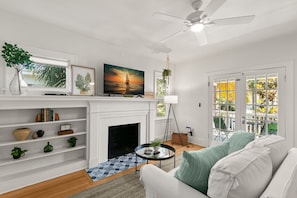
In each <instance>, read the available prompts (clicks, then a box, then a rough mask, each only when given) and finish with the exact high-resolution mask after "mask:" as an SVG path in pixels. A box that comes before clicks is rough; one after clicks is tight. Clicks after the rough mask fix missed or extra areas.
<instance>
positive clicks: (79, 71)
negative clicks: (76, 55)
mask: <svg viewBox="0 0 297 198" xmlns="http://www.w3.org/2000/svg"><path fill="white" fill-rule="evenodd" d="M71 70H72V95H81V96H94V95H95V82H96V81H95V68H92V67H84V66H78V65H71Z"/></svg>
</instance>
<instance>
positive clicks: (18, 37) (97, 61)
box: [0, 12, 166, 94]
mask: <svg viewBox="0 0 297 198" xmlns="http://www.w3.org/2000/svg"><path fill="white" fill-rule="evenodd" d="M0 24H1V33H0V45H1V46H2V45H3V44H4V42H5V41H6V42H11V43H14V44H18V45H19V46H21V47H23V48H24V49H25V50H26V48H25V47H26V46H28V47H30V48H39V49H43V50H48V51H54V52H61V53H66V54H70V55H73V56H75V57H76V62H75V63H72V64H77V65H81V66H88V67H95V68H96V78H97V79H96V80H97V85H98V86H97V93H99V94H102V92H103V63H109V64H114V65H119V66H124V67H129V68H134V69H139V70H143V71H145V91H148V92H151V91H153V85H154V83H153V80H154V71H162V69H163V68H164V64H165V60H166V54H153V56H154V57H155V58H152V56H151V55H152V54H149V55H150V56H147V55H146V54H131V53H130V52H129V51H127V50H125V49H119V48H118V47H116V46H113V45H112V44H110V43H106V42H104V41H99V40H95V39H92V38H89V37H86V36H84V35H80V34H78V33H75V32H71V31H68V30H66V29H63V28H60V27H56V26H53V25H51V24H46V23H43V22H40V21H36V20H32V19H29V18H24V17H19V16H16V15H11V14H9V13H5V12H1V13H0ZM57 58H58V57H57ZM4 71H5V62H4V61H3V59H2V58H0V88H3V87H5V79H4V78H3V76H4Z"/></svg>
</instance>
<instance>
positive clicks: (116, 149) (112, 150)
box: [108, 123, 139, 159]
mask: <svg viewBox="0 0 297 198" xmlns="http://www.w3.org/2000/svg"><path fill="white" fill-rule="evenodd" d="M138 140H139V123H135V124H127V125H118V126H110V127H109V128H108V159H111V158H114V157H117V156H121V155H125V154H127V153H132V152H134V149H135V147H136V146H137V145H138V144H139V143H138Z"/></svg>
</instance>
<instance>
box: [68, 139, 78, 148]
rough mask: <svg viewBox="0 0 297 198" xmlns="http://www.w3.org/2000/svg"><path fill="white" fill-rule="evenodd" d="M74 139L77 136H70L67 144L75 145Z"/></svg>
mask: <svg viewBox="0 0 297 198" xmlns="http://www.w3.org/2000/svg"><path fill="white" fill-rule="evenodd" d="M76 140H77V138H76V137H71V138H69V139H68V140H67V142H68V144H69V147H75V146H76Z"/></svg>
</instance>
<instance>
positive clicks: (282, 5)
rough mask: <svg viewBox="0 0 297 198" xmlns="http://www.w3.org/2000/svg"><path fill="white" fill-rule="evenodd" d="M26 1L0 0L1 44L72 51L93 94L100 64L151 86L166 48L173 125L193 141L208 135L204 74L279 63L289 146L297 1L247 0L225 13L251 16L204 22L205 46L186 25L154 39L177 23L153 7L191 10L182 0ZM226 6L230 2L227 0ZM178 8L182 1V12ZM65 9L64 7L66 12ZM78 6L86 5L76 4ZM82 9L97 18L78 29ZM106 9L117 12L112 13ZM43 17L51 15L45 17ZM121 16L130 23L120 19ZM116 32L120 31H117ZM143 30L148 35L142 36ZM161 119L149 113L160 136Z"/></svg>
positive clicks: (99, 89)
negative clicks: (219, 23) (141, 75)
mask: <svg viewBox="0 0 297 198" xmlns="http://www.w3.org/2000/svg"><path fill="white" fill-rule="evenodd" d="M227 2H229V4H227V5H226V8H225V9H226V10H230V9H231V8H232V5H234V6H237V5H238V4H239V5H246V3H245V2H243V1H241V3H235V1H231V0H229V1H227ZM227 2H226V3H227ZM30 3H31V4H29V3H20V2H14V1H9V2H2V3H1V6H0V7H1V8H0V9H1V13H0V16H1V17H0V21H1V23H0V24H1V27H2V28H1V35H0V41H1V46H2V45H3V44H4V42H10V43H14V44H18V45H19V46H20V47H22V48H23V49H26V50H29V51H30V50H31V49H32V50H33V51H34V50H35V51H36V50H39V49H40V51H43V52H45V54H44V56H46V55H48V54H50V55H52V54H64V55H65V54H67V55H70V56H71V57H73V62H72V63H71V64H74V65H81V66H88V67H94V68H95V71H96V73H95V74H96V85H97V86H96V93H98V95H103V85H102V84H103V83H102V82H103V65H104V63H108V64H114V65H119V66H125V67H129V68H133V69H138V70H143V71H144V72H145V91H146V92H154V75H155V71H160V72H161V71H162V70H163V68H164V67H165V64H166V57H167V54H169V57H170V63H171V65H170V67H171V69H172V82H171V83H172V84H171V85H172V88H173V89H172V90H171V93H172V94H176V95H178V97H179V103H178V104H177V105H175V111H176V115H177V120H178V124H179V126H180V128H181V129H182V130H184V128H185V127H186V126H190V127H191V128H192V129H193V136H189V142H191V143H194V144H197V145H201V146H209V145H210V142H211V140H212V139H211V138H209V136H210V123H209V122H210V121H209V120H211V111H210V110H209V109H210V107H209V105H210V102H209V101H211V98H210V96H209V86H208V83H209V79H211V78H212V77H213V76H216V75H226V74H231V73H237V72H250V71H253V70H262V69H266V68H278V67H285V76H286V86H285V87H286V90H287V92H286V95H285V96H282V97H283V99H284V102H283V103H284V104H285V106H284V107H285V108H284V109H285V110H283V112H282V113H284V114H283V116H284V118H285V120H286V122H284V123H285V124H284V126H283V127H284V129H285V130H284V131H282V132H281V133H282V134H281V135H282V136H284V137H286V139H288V140H289V144H290V146H291V147H292V146H295V147H296V143H297V136H296V134H295V127H296V126H295V124H294V123H295V115H296V113H297V107H296V106H295V98H296V83H297V82H295V80H294V76H295V75H296V74H297V73H296V72H297V71H296V69H295V62H296V59H297V53H296V52H297V36H296V35H297V34H296V33H297V29H296V26H295V24H296V21H297V16H296V13H295V10H296V6H297V5H296V2H295V1H282V2H276V1H273V3H271V1H263V2H261V3H259V2H257V1H253V2H250V3H249V4H251V5H249V6H250V7H248V8H249V9H250V10H248V8H246V10H245V9H243V8H241V9H239V11H234V13H232V14H230V15H232V16H233V15H235V16H240V15H249V14H255V15H256V17H255V19H254V21H253V22H252V23H250V24H244V25H240V26H231V27H229V29H228V27H224V28H221V27H215V26H214V29H213V30H211V29H210V30H209V32H208V33H209V44H208V45H205V46H198V45H197V40H196V39H197V38H196V37H195V36H193V35H191V32H186V33H185V34H183V35H180V36H178V37H176V38H173V39H171V40H169V41H167V42H166V43H165V45H163V44H162V45H161V44H160V43H159V40H161V39H162V38H164V37H166V36H168V35H170V34H172V33H174V32H176V31H178V30H180V29H183V28H184V26H183V24H171V23H168V22H164V21H160V20H159V19H155V18H153V17H152V15H153V14H154V12H157V11H159V12H165V13H170V14H172V15H177V16H181V17H184V16H186V15H187V14H188V13H190V12H191V11H192V10H193V8H192V7H191V6H190V3H189V2H188V4H186V3H181V2H178V1H176V2H174V3H171V1H164V2H162V3H157V2H156V1H154V2H151V3H148V4H149V5H147V8H146V9H145V8H143V7H146V6H145V4H146V3H144V2H137V3H136V2H135V1H132V0H131V1H127V2H125V3H126V5H125V3H122V4H120V6H119V7H117V6H116V5H117V4H118V3H119V2H117V1H110V2H109V3H106V5H105V3H102V5H101V4H100V3H98V4H95V5H96V6H90V5H89V6H90V7H91V8H90V7H81V8H80V6H81V5H80V4H79V5H76V4H74V5H73V6H74V8H72V7H70V6H69V4H70V3H69V2H63V3H61V2H60V3H59V4H58V5H57V4H56V5H55V4H54V3H53V4H51V3H49V2H47V3H48V5H47V4H42V3H39V2H35V1H32V2H30ZM93 3H94V2H93ZM278 3H279V4H278ZM142 4H143V5H142ZM270 4H272V5H271V7H269V6H267V5H270ZM33 5H34V6H36V7H37V9H36V8H34V6H33ZM228 5H229V6H230V7H227V6H228ZM265 5H266V6H267V8H265ZM47 6H49V7H47ZM51 6H52V7H51ZM180 6H182V7H180ZM29 7H30V8H31V9H30V8H29ZM242 7H244V6H242ZM52 8H53V9H52ZM59 8H61V10H59ZM78 8H80V9H78ZM97 8H98V10H97ZM140 8H141V9H140ZM181 8H185V11H183V10H182V9H181ZM68 9H69V10H70V11H67V10H68ZM83 9H85V11H82V10H83ZM113 9H114V10H113ZM136 9H140V11H139V13H138V12H136ZM222 9H224V7H222ZM257 9H259V10H260V11H259V10H257ZM104 10H105V12H104ZM261 10H262V11H261ZM141 11H142V12H143V13H145V16H144V18H141V20H143V21H142V23H140V21H139V20H140V19H139V20H137V23H136V22H135V21H136V20H135V21H134V23H132V22H133V19H135V18H137V17H138V14H140V12H141ZM256 11H257V12H258V13H259V14H257V13H256ZM293 11H294V12H293ZM46 12H54V14H49V15H48V16H46V15H43V14H42V13H46ZM64 12H65V13H67V14H65V16H63V14H64ZM84 12H86V14H84V15H90V16H89V17H90V18H94V17H93V14H94V13H97V14H98V15H99V16H97V17H98V18H102V21H101V22H100V23H99V22H98V23H96V22H93V21H91V19H89V20H90V21H91V25H89V26H88V28H86V29H78V27H77V26H80V25H79V24H80V21H78V20H71V17H74V18H75V16H77V15H82V13H84ZM113 12H119V13H121V12H122V13H121V14H119V15H116V17H111V16H112V15H113V14H112V13H113ZM221 12H224V11H223V10H222V11H221ZM230 12H231V11H230ZM58 13H60V14H61V15H58ZM217 14H218V17H220V16H222V17H229V16H230V15H229V14H228V15H225V16H224V14H223V13H217ZM110 15H111V16H110ZM49 16H51V17H54V18H47V17H49ZM121 17H122V18H121ZM78 18H79V17H78ZM104 18H107V19H106V20H107V22H106V21H104V20H103V19H104ZM75 19H77V18H75ZM120 19H121V20H120ZM64 20H65V21H67V22H68V25H67V26H66V25H65V24H63V21H64ZM131 21H132V22H131ZM92 22H93V23H92ZM112 22H113V23H114V24H115V25H110V24H113V23H112ZM81 23H84V21H82V22H81ZM128 23H129V25H126V24H128ZM130 23H131V24H130ZM146 23H147V26H148V27H150V24H151V23H156V24H157V25H156V26H157V27H155V30H154V31H156V33H155V34H152V33H151V32H150V31H148V30H147V31H144V29H141V28H140V27H138V26H144V25H143V24H146ZM166 25H168V27H167V26H166ZM128 27H130V28H131V29H134V31H136V32H138V34H137V35H135V32H133V33H131V32H129V31H130V30H127V29H129V28H128ZM256 27H257V28H256ZM116 28H118V29H116ZM209 28H212V27H209ZM215 28H217V29H215ZM249 28H251V29H249ZM116 31H119V32H116ZM121 31H122V32H126V34H124V33H123V34H121V33H120V32H121ZM127 32H128V33H127ZM234 32H236V33H238V34H235V33H234ZM215 34H219V35H221V36H222V37H223V36H225V37H224V38H219V36H217V37H216V36H214V35H215ZM150 36H151V38H150V39H147V38H148V37H150ZM211 39H213V40H211ZM132 49H134V50H132ZM57 58H59V57H57ZM0 63H1V65H2V67H0V73H1V75H2V78H1V79H0V87H1V88H2V90H1V93H2V92H3V90H6V89H7V82H9V79H7V77H6V75H5V74H6V71H7V68H6V67H5V62H4V61H3V59H1V62H0ZM79 97H80V96H79ZM128 100H129V99H128ZM164 125H165V119H162V120H156V122H155V132H156V133H155V134H154V135H155V137H161V138H162V137H163V133H164Z"/></svg>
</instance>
